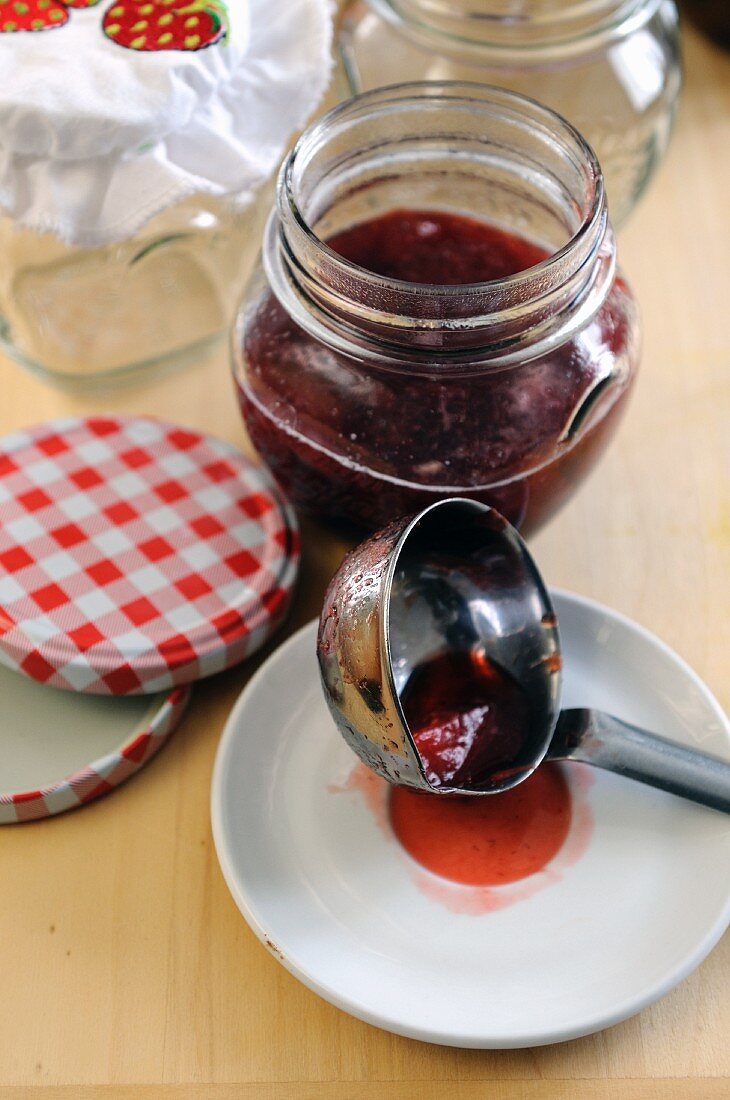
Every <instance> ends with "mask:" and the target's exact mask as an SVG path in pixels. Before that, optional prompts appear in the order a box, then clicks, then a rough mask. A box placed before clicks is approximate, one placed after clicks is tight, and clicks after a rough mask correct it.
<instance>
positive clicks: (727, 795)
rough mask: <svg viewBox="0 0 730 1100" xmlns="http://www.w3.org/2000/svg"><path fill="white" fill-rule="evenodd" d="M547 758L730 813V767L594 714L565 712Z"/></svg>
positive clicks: (618, 721) (605, 715)
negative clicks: (603, 771)
mask: <svg viewBox="0 0 730 1100" xmlns="http://www.w3.org/2000/svg"><path fill="white" fill-rule="evenodd" d="M556 733H557V736H556V738H555V739H554V743H553V745H551V748H550V751H549V752H548V756H550V757H553V758H557V759H564V760H566V759H567V760H579V761H582V762H583V763H585V764H593V765H594V766H595V767H598V768H605V769H606V770H607V771H611V772H617V773H618V774H619V775H625V776H628V778H629V779H636V780H638V781H639V782H640V783H647V784H648V785H649V786H651V787H659V788H660V789H661V790H663V791H669V792H670V793H671V794H676V795H679V796H680V797H681V798H688V799H690V800H691V801H692V802H700V803H702V805H704V806H711V807H712V809H713V810H721V811H723V812H724V813H730V764H728V763H726V762H725V761H724V760H720V759H718V757H716V756H710V755H709V754H707V753H704V752H698V751H697V750H695V749H687V748H685V747H684V746H683V745H678V744H677V743H676V742H674V741H668V740H667V739H666V738H665V737H659V736H658V735H657V734H654V733H648V732H647V731H646V730H643V729H639V728H638V727H637V726H632V725H629V723H628V722H622V721H621V720H620V719H619V718H613V717H612V716H611V715H610V714H602V713H601V712H600V711H595V710H569V711H563V713H562V714H561V716H560V720H559V722H558V729H557V731H556Z"/></svg>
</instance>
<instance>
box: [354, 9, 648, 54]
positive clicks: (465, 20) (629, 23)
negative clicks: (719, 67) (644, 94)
mask: <svg viewBox="0 0 730 1100" xmlns="http://www.w3.org/2000/svg"><path fill="white" fill-rule="evenodd" d="M662 2H664V0H491V2H490V3H489V5H485V7H486V8H487V9H488V10H480V5H479V4H478V3H475V2H474V0H368V3H369V4H370V6H371V7H373V8H374V9H375V10H376V11H377V12H378V13H379V14H380V15H381V16H382V18H384V19H385V20H386V21H387V22H389V23H392V24H395V25H396V26H398V27H400V28H401V29H403V30H404V31H405V32H406V33H409V34H412V35H415V36H416V37H417V38H421V39H423V40H424V44H426V45H430V46H431V48H433V49H436V50H437V51H441V52H443V51H444V50H445V51H447V52H459V53H464V52H467V53H468V52H476V53H479V52H484V51H487V52H488V51H497V52H499V51H505V53H509V52H515V53H516V54H519V55H520V56H522V55H523V54H524V55H525V56H529V54H530V53H533V54H540V56H541V57H542V56H543V55H544V54H545V53H547V52H554V53H555V54H556V55H557V56H559V55H561V54H562V53H571V52H576V51H582V50H590V49H593V48H597V47H598V46H602V45H604V44H605V43H606V41H609V40H613V39H615V38H620V37H623V36H625V35H627V34H630V33H634V31H635V30H637V29H638V27H640V26H643V25H644V24H645V23H646V22H647V21H648V20H649V19H650V18H651V17H652V16H653V14H654V12H655V11H656V10H657V8H658V7H659V6H660V5H661V3H662Z"/></svg>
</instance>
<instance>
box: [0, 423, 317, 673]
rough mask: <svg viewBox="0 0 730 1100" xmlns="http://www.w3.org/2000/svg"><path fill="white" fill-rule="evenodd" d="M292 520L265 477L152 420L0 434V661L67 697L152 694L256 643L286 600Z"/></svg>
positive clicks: (235, 457)
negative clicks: (67, 693) (72, 693)
mask: <svg viewBox="0 0 730 1100" xmlns="http://www.w3.org/2000/svg"><path fill="white" fill-rule="evenodd" d="M298 558H299V544H298V533H297V528H296V521H295V519H294V516H293V513H292V511H291V509H290V508H289V506H288V505H287V504H286V503H285V501H283V500H282V497H281V495H280V492H279V490H278V489H277V488H276V487H275V485H274V483H273V481H272V479H271V478H270V476H269V474H268V473H267V472H266V470H264V469H262V468H261V467H259V466H256V465H254V464H253V463H251V462H249V461H248V460H247V459H246V458H245V457H244V456H243V455H242V454H240V453H239V452H238V451H237V450H235V448H233V447H231V446H230V445H228V444H227V443H223V442H221V441H220V440H216V439H213V438H211V437H209V436H204V435H201V434H199V433H198V432H195V431H190V430H189V429H186V428H180V427H176V426H175V425H172V424H166V423H164V422H162V421H158V420H147V419H132V418H125V417H114V418H111V417H89V418H85V419H81V418H76V419H66V420H55V421H51V422H49V423H46V424H42V425H39V426H38V427H35V428H31V429H29V430H27V431H22V432H16V433H14V434H13V435H10V436H6V437H5V438H4V439H2V440H0V662H2V663H3V664H4V665H7V666H8V667H10V668H12V669H15V670H16V671H19V672H22V673H25V675H27V676H30V677H32V678H33V679H34V680H38V681H40V682H42V683H48V684H50V685H53V686H54V687H60V688H66V689H68V690H71V691H83V692H93V693H96V694H107V695H129V694H137V693H142V692H145V693H146V692H156V691H163V690H165V689H167V688H170V687H172V686H174V685H176V684H182V683H187V682H188V681H191V680H197V679H199V678H201V677H203V676H208V675H210V674H211V673H213V672H218V671H220V670H221V669H224V668H227V667H228V666H230V665H233V664H235V663H236V662H238V661H240V660H242V659H243V658H244V657H247V656H248V655H249V654H250V653H252V652H253V651H254V650H255V649H257V648H258V647H259V646H260V645H261V644H262V643H263V642H264V641H265V640H266V639H267V638H268V637H269V635H270V634H271V633H272V631H273V630H274V629H275V628H276V627H277V626H278V625H279V623H280V622H281V620H282V619H283V617H284V615H285V613H286V610H287V608H288V605H289V599H290V596H291V592H292V588H293V585H294V581H295V578H296V572H297V566H298Z"/></svg>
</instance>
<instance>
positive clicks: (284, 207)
mask: <svg viewBox="0 0 730 1100" xmlns="http://www.w3.org/2000/svg"><path fill="white" fill-rule="evenodd" d="M423 99H429V100H433V101H437V100H444V101H445V100H447V99H448V100H451V101H453V102H459V101H461V102H462V103H463V104H464V105H466V104H468V103H475V104H476V103H479V104H482V105H487V104H488V105H489V106H491V107H493V108H498V107H500V106H502V107H503V108H509V107H514V106H515V105H518V104H519V105H521V106H522V107H527V108H529V109H530V110H531V111H532V112H533V120H534V121H537V122H540V123H549V124H550V125H551V126H552V127H554V128H555V127H556V128H557V129H558V131H559V132H560V133H561V134H562V135H564V136H565V138H566V139H567V143H568V144H572V145H573V147H574V149H575V150H576V151H577V153H578V155H579V156H580V157H581V158H582V159H583V161H584V164H585V167H586V169H587V171H586V178H587V180H588V183H589V198H588V200H587V202H586V209H585V213H584V215H583V217H582V220H581V224H580V226H579V227H578V229H577V230H576V231H575V232H574V233H573V234H572V235H571V236H570V237H569V239H568V240H567V241H566V242H565V243H564V244H563V245H561V247H560V248H558V249H556V250H555V251H554V252H552V253H551V254H550V255H549V256H547V257H546V258H545V259H544V260H541V261H540V263H538V264H535V265H533V266H532V267H528V268H525V269H524V270H522V271H517V272H515V273H514V274H512V275H506V276H503V277H502V278H500V279H490V280H485V281H482V282H474V283H458V284H454V283H417V282H413V281H409V280H406V279H396V278H393V277H390V276H383V275H379V274H377V273H376V272H374V271H371V270H369V269H368V268H366V267H362V266H361V265H360V264H356V263H354V262H353V261H351V260H348V259H346V258H345V257H344V256H342V255H341V254H340V253H338V252H335V250H334V249H333V248H331V247H330V245H328V244H327V241H326V240H324V238H322V237H320V236H318V235H317V233H315V231H314V230H313V229H312V227H311V226H310V224H309V222H308V220H307V218H306V216H305V215H304V213H303V211H302V209H301V207H300V204H299V203H298V201H297V199H296V196H295V193H294V192H295V184H294V175H295V171H296V169H297V162H298V161H299V160H300V159H301V158H302V157H303V156H305V155H306V153H307V151H308V148H309V147H311V146H314V145H315V144H316V143H317V142H318V141H319V140H320V139H321V137H322V135H323V134H324V133H325V132H326V131H327V130H328V129H329V128H330V127H332V126H334V125H336V124H337V122H338V121H339V120H340V119H342V118H346V117H347V116H350V115H353V113H354V110H355V109H357V108H360V107H362V108H365V109H367V108H368V107H370V106H380V107H381V108H389V107H390V105H391V104H401V105H406V104H407V103H409V102H410V103H417V102H418V101H419V100H423ZM277 206H278V211H279V215H280V216H282V217H284V218H287V215H289V216H290V217H291V219H292V220H293V222H294V224H295V225H296V228H297V230H298V231H299V232H300V233H301V234H302V235H303V236H305V237H306V238H307V239H308V241H309V242H310V243H311V244H312V245H314V246H315V247H316V248H318V249H321V250H322V252H323V254H324V255H326V257H327V260H328V262H329V263H330V264H332V266H333V267H334V268H335V269H339V270H341V271H342V272H345V273H349V274H351V275H355V276H356V277H357V278H358V279H359V280H362V281H363V282H364V283H366V284H367V283H370V284H372V286H373V287H375V286H377V287H379V288H382V287H383V286H386V287H389V288H391V289H392V290H393V291H394V292H398V291H400V292H413V290H414V288H418V293H419V296H422V297H424V298H426V297H434V298H440V299H442V298H447V299H448V298H450V297H451V298H456V297H460V298H463V297H464V295H465V294H466V295H469V294H475V293H476V294H481V293H483V292H484V290H485V288H487V287H488V288H490V289H491V290H493V291H495V292H497V291H501V290H508V289H509V288H511V287H520V286H527V285H528V284H529V283H530V282H531V281H532V280H534V279H535V278H536V277H537V278H540V277H541V276H542V275H543V274H544V273H545V271H547V270H548V269H550V268H554V267H555V265H556V264H559V263H560V262H561V261H562V260H564V259H566V258H567V257H568V256H569V255H570V254H571V253H572V252H574V251H575V249H576V247H577V246H578V245H579V244H580V243H581V242H582V241H583V240H585V239H586V238H587V237H590V236H592V235H595V231H596V228H597V226H598V225H599V223H600V222H601V220H602V218H603V216H604V214H605V187H604V182H603V174H602V172H601V167H600V164H599V163H598V158H597V157H596V154H595V152H594V151H593V148H592V146H591V145H589V144H588V142H587V141H586V139H585V138H584V137H583V135H582V134H581V133H580V132H579V131H578V130H577V129H576V128H575V127H574V126H573V125H572V124H571V123H570V122H569V121H568V120H567V119H566V118H565V117H564V116H563V115H561V114H559V113H558V112H557V111H554V110H553V109H552V108H550V107H546V106H545V105H544V104H542V103H540V102H538V100H536V99H532V98H531V97H529V96H525V95H522V94H521V93H518V92H511V91H507V90H506V89H503V88H497V87H492V86H491V85H487V84H478V83H476V82H470V81H458V80H450V81H438V82H436V81H412V82H409V83H404V84H389V85H385V86H383V87H381V88H376V89H374V90H372V91H369V92H364V93H362V94H361V95H358V96H354V97H352V98H351V99H348V100H346V101H345V102H344V103H340V104H338V105H337V106H335V107H333V108H331V110H329V111H327V112H326V113H325V114H324V115H322V116H321V117H320V118H319V119H317V120H316V121H315V122H314V123H312V125H311V126H309V127H308V128H307V129H306V130H305V131H304V133H303V134H302V135H301V136H300V137H299V139H298V140H297V142H296V143H295V145H294V146H293V148H292V149H291V151H290V152H289V154H288V155H287V157H286V159H285V160H284V163H283V164H282V166H281V170H280V172H279V179H278V184H277Z"/></svg>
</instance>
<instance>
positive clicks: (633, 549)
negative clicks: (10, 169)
mask: <svg viewBox="0 0 730 1100" xmlns="http://www.w3.org/2000/svg"><path fill="white" fill-rule="evenodd" d="M686 42H687V50H686V55H687V85H686V90H685V94H684V99H683V103H682V108H681V112H680V119H679V125H678V129H677V132H676V136H675V139H674V143H673V146H672V149H671V152H670V155H669V157H668V159H667V161H666V163H665V165H664V166H663V167H662V169H661V172H660V175H659V178H658V179H657V181H656V183H655V184H654V187H653V189H652V191H651V194H650V196H649V198H648V199H647V200H646V201H645V202H644V204H643V205H642V206H641V207H640V209H639V211H638V212H637V214H636V216H635V219H634V221H633V223H632V224H631V225H630V226H629V227H628V229H627V230H626V231H625V233H624V234H623V235H622V238H621V241H620V252H621V256H622V262H623V266H624V268H625V270H626V272H627V274H628V276H629V278H630V280H631V281H632V283H633V285H634V288H635V290H636V293H637V295H638V298H639V301H640V303H641V304H642V308H643V315H644V326H645V342H644V358H643V366H642V371H641V377H640V381H639V384H638V387H637V391H636V394H635V397H634V399H633V404H632V407H631V409H630V411H629V415H628V417H627V420H626V423H625V425H624V427H623V428H622V430H621V433H620V436H619V438H618V439H617V441H616V443H615V444H614V446H613V448H612V449H611V451H610V453H609V455H608V456H607V457H606V459H605V461H604V462H603V464H602V466H601V468H600V470H598V471H597V473H596V474H595V475H594V476H593V478H592V480H591V481H590V484H589V485H588V486H586V487H585V488H584V489H583V490H582V491H581V492H580V493H579V495H578V496H577V497H576V498H575V500H574V501H573V502H572V503H571V504H570V506H569V507H568V508H567V509H566V510H565V511H564V512H563V514H562V515H561V517H560V519H559V520H558V521H557V522H554V523H553V524H552V526H551V527H550V528H549V529H548V530H546V531H545V532H544V533H543V534H541V535H540V536H539V537H538V538H537V539H536V540H535V543H534V549H535V552H536V554H537V556H538V559H539V561H540V562H541V564H542V567H543V569H544V572H545V574H546V576H547V578H548V579H549V581H550V582H552V583H554V584H558V585H564V586H565V587H568V588H571V589H574V590H576V591H578V592H582V593H585V594H587V595H590V596H593V597H595V598H597V599H599V600H602V601H604V602H606V603H608V604H610V605H612V606H613V607H616V608H618V609H619V610H621V611H624V612H625V613H627V614H629V615H631V616H632V617H634V618H636V619H637V620H638V621H639V622H641V623H643V624H645V625H646V626H647V627H649V628H650V629H652V630H654V631H655V632H656V633H658V634H659V635H660V636H661V637H663V638H664V639H665V640H666V641H667V642H669V643H670V645H672V646H673V647H674V648H676V649H677V650H678V651H679V652H680V653H681V654H682V655H683V656H684V657H685V658H686V659H687V660H688V661H689V662H690V663H691V664H692V665H693V666H694V667H695V668H696V669H697V670H698V672H699V673H700V675H702V676H703V677H704V678H705V679H706V680H707V682H708V683H709V684H710V686H711V687H712V688H713V689H714V690H715V692H716V693H717V694H718V696H719V697H720V699H721V700H722V701H723V703H724V704H725V705H726V706H730V675H728V673H730V568H729V566H730V477H729V476H728V474H729V471H730V430H729V427H730V373H729V372H728V364H729V362H730V320H729V318H728V302H729V301H730V270H729V260H728V257H730V207H729V205H728V198H727V180H728V179H730V121H729V120H730V58H728V57H727V56H724V55H722V54H720V52H719V51H717V50H715V49H713V48H712V47H711V46H709V45H708V44H706V43H705V42H703V41H701V40H700V39H699V38H698V37H696V36H695V35H693V34H691V33H688V34H687V36H686ZM225 360H226V355H225V352H224V351H221V352H220V354H219V355H217V356H214V357H212V358H211V359H210V361H208V362H207V363H205V364H202V365H200V366H199V367H197V368H195V369H193V370H189V371H187V372H185V373H181V374H178V375H175V376H171V377H168V378H165V379H161V380H158V381H157V382H154V383H152V384H150V385H149V386H147V387H145V388H139V387H137V388H134V389H132V388H129V389H119V390H117V391H115V392H112V393H100V394H96V395H93V394H91V395H88V396H86V397H79V396H70V395H68V394H63V393H60V392H57V391H55V390H53V389H51V388H50V387H47V386H45V385H44V384H42V383H40V382H39V381H37V380H34V379H32V378H30V377H28V376H27V375H25V374H23V373H22V372H21V371H20V369H19V368H18V367H17V366H16V365H14V364H12V363H10V362H7V361H3V362H0V430H1V431H3V432H4V431H7V430H10V429H13V428H17V427H20V426H24V425H27V424H30V423H32V422H35V421H38V420H41V419H44V418H46V417H51V416H56V415H60V414H64V413H69V412H91V411H100V410H106V411H122V412H140V413H154V414H158V415H161V416H164V417H166V418H169V419H173V420H178V421H180V422H182V423H184V424H190V425H194V426H196V427H201V428H204V429H208V430H211V431H214V432H215V433H216V434H218V435H220V436H223V437H225V438H227V439H230V440H231V441H233V442H235V443H237V444H239V445H245V444H244V439H243V431H242V427H241V423H240V420H239V416H238V412H237V409H236V406H235V401H234V396H233V390H232V386H231V383H230V380H229V376H228V372H227V369H226V364H225ZM304 534H305V567H304V573H303V578H302V582H301V584H300V587H299V593H298V596H297V601H296V606H295V609H294V613H293V615H292V618H291V620H290V622H289V624H288V626H287V630H293V629H294V628H295V627H297V626H298V625H300V624H301V623H303V622H305V621H306V620H307V619H309V618H311V617H312V616H313V615H314V614H315V613H316V612H317V610H318V603H319V600H320V599H321V594H322V591H323V586H324V583H325V581H326V579H327V578H328V576H329V574H330V573H331V571H332V570H333V568H334V567H335V565H336V563H337V561H338V560H339V557H340V555H341V553H342V550H343V547H342V544H341V543H340V542H338V540H337V539H336V538H334V537H333V536H331V535H327V534H325V533H323V532H322V531H319V530H317V529H316V528H315V527H313V526H311V525H308V526H307V527H306V528H305V532H304ZM256 663H257V662H253V664H249V665H248V666H247V667H246V668H245V669H237V670H234V671H232V672H230V673H229V674H227V675H225V676H222V677H219V678H218V679H216V680H215V681H212V682H207V683H205V684H201V685H200V686H199V687H198V688H197V689H196V692H195V699H194V702H193V704H192V706H191V708H190V711H189V713H188V716H187V718H186V720H185V721H184V723H183V725H182V727H181V728H180V730H179V732H177V733H176V734H175V736H174V737H173V738H172V740H171V742H170V744H169V746H168V747H166V748H165V750H164V751H163V752H162V753H161V754H160V755H159V756H158V757H157V758H156V759H155V760H154V761H153V762H152V763H151V764H150V765H149V767H147V768H146V769H145V770H144V771H143V772H142V773H141V774H140V775H139V776H138V777H137V778H135V779H134V780H133V781H131V782H130V783H128V784H127V785H126V786H124V787H122V788H120V789H119V790H118V791H117V792H115V793H114V794H113V795H112V796H111V797H109V798H108V799H105V800H103V801H100V802H97V803H95V804H94V805H92V806H89V807H88V808H86V809H84V810H82V811H80V812H78V813H74V814H69V815H67V816H65V817H61V818H57V819H55V820H50V821H47V822H42V823H38V824H34V825H30V826H21V827H13V828H6V829H5V830H3V831H2V833H0V867H1V869H2V871H1V873H2V879H1V881H2V892H3V896H2V904H1V905H0V975H2V984H3V995H2V997H0V1086H15V1087H6V1088H2V1087H0V1096H1V1097H3V1098H4V1100H15V1098H16V1097H17V1098H19V1097H21V1096H22V1097H23V1098H26V1097H28V1098H36V1100H41V1098H43V1100H70V1098H71V1097H73V1098H77V1097H80V1098H90V1097H101V1098H103V1100H147V1098H149V1100H151V1098H152V1097H154V1098H155V1100H172V1098H176V1100H178V1098H179V1100H183V1098H184V1100H189V1098H192V1097H196V1098H197V1097H205V1098H210V1100H232V1098H233V1097H234V1096H235V1097H236V1098H239V1097H240V1098H243V1100H249V1098H250V1100H253V1098H254V1097H255V1098H256V1100H274V1098H276V1100H289V1098H291V1100H305V1098H306V1100H335V1098H336V1100H345V1098H347V1100H370V1098H373V1100H374V1098H376V1097H377V1098H379V1100H391V1098H392V1100H396V1098H397V1100H416V1098H417V1100H429V1098H431V1097H436V1096H444V1097H445V1096H449V1097H451V1098H454V1100H476V1098H477V1097H482V1096H486V1095H489V1096H490V1097H491V1098H493V1100H507V1098H512V1097H523V1098H525V1100H533V1098H535V1100H537V1098H540V1100H553V1098H563V1097H568V1096H571V1097H572V1096H580V1097H581V1098H584V1100H604V1098H606V1100H607V1098H608V1097H609V1096H611V1097H614V1096H620V1097H623V1098H625V1100H635V1098H636V1100H639V1098H641V1100H653V1098H657V1100H658V1098H662V1100H674V1098H677V1100H680V1098H681V1100H694V1098H695V1097H697V1098H702V1100H714V1098H719V1097H721V1096H722V1097H725V1096H728V1095H730V1084H729V1083H728V1081H727V1079H726V1077H727V1075H728V1074H729V1073H730V1048H729V1047H728V1043H727V1035H728V1029H729V1028H730V1007H729V1006H728V1001H727V977H728V964H729V963H730V940H729V939H728V937H726V938H725V940H724V941H723V942H722V943H721V944H720V945H719V946H718V948H717V949H716V950H715V951H714V952H713V953H712V955H711V956H710V958H709V959H708V960H707V961H706V962H705V963H704V965H702V966H701V967H700V968H699V970H698V971H697V972H696V973H695V974H693V975H692V976H691V977H690V978H689V979H688V980H687V981H685V982H684V983H683V984H682V985H681V986H680V987H679V988H678V989H676V990H675V991H674V992H672V993H670V994H669V995H668V996H667V997H665V998H664V999H663V1000H662V1001H660V1002H659V1003H658V1004H657V1005H655V1006H653V1007H652V1008H649V1009H647V1010H646V1011H644V1012H642V1013H641V1015H640V1016H638V1017H636V1018H635V1019H633V1020H629V1021H627V1022H625V1023H623V1024H620V1025H619V1026H617V1027H614V1028H612V1029H610V1030H609V1031H606V1032H603V1033H601V1034H599V1035H595V1036H592V1037H590V1038H586V1039H581V1040H578V1041H575V1042H572V1043H566V1044H561V1045H557V1046H554V1047H546V1048H541V1049H535V1050H530V1051H504V1052H500V1051H491V1052H490V1051H483V1052H480V1051H459V1050H452V1049H446V1048H439V1047H436V1046H429V1045H426V1044H421V1043H417V1042H412V1041H409V1040H406V1039H402V1038H398V1037H396V1036H393V1035H389V1034H387V1033H385V1032H382V1031H378V1030H377V1029H375V1028H373V1027H369V1026H368V1025H366V1024H363V1023H360V1022H358V1021H356V1020H353V1019H351V1018H350V1017H348V1016H346V1015H344V1014H343V1013H341V1012H339V1011H338V1010H337V1009H335V1008H333V1007H331V1006H330V1005H328V1004H326V1003H325V1002H323V1001H321V1000H319V999H318V998H317V997H316V996H315V995H314V994H312V993H310V992H309V991H308V990H306V989H305V988H304V987H303V986H301V985H299V984H298V983H297V982H296V981H295V980H294V978H292V977H291V976H290V975H289V974H288V973H287V972H286V971H284V970H283V968H282V967H280V966H279V965H277V963H276V962H275V961H274V960H273V959H272V958H271V957H270V956H269V955H268V954H267V953H266V951H265V950H264V949H263V948H262V947H261V946H260V945H259V944H258V941H257V940H256V939H255V938H254V936H253V934H252V933H251V932H250V931H249V930H248V928H247V926H246V924H245V923H244V921H243V920H242V919H241V917H240V916H239V914H238V911H237V910H236V908H235V906H234V904H233V902H232V900H231V898H230V896H229V894H228V891H227V890H226V888H225V885H224V883H223V879H222V877H221V874H220V871H219V869H218V865H217V861H216V858H215V853H214V851H213V848H212V843H211V836H210V828H209V816H208V797H209V783H210V774H211V768H212V762H213V757H214V753H215V749H216V744H217V741H218V737H219V735H220V731H221V728H222V725H223V722H224V720H225V718H226V716H227V714H228V712H229V710H230V708H231V706H232V704H233V701H234V700H235V698H236V696H237V694H238V693H239V691H240V689H241V687H242V685H243V684H244V682H245V680H246V678H247V676H248V675H249V674H250V672H251V671H252V669H253V667H254V666H255V664H256ZM163 1085H164V1086H165V1087H162V1086H163ZM62 1086H67V1087H62ZM102 1086H103V1087H102Z"/></svg>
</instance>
